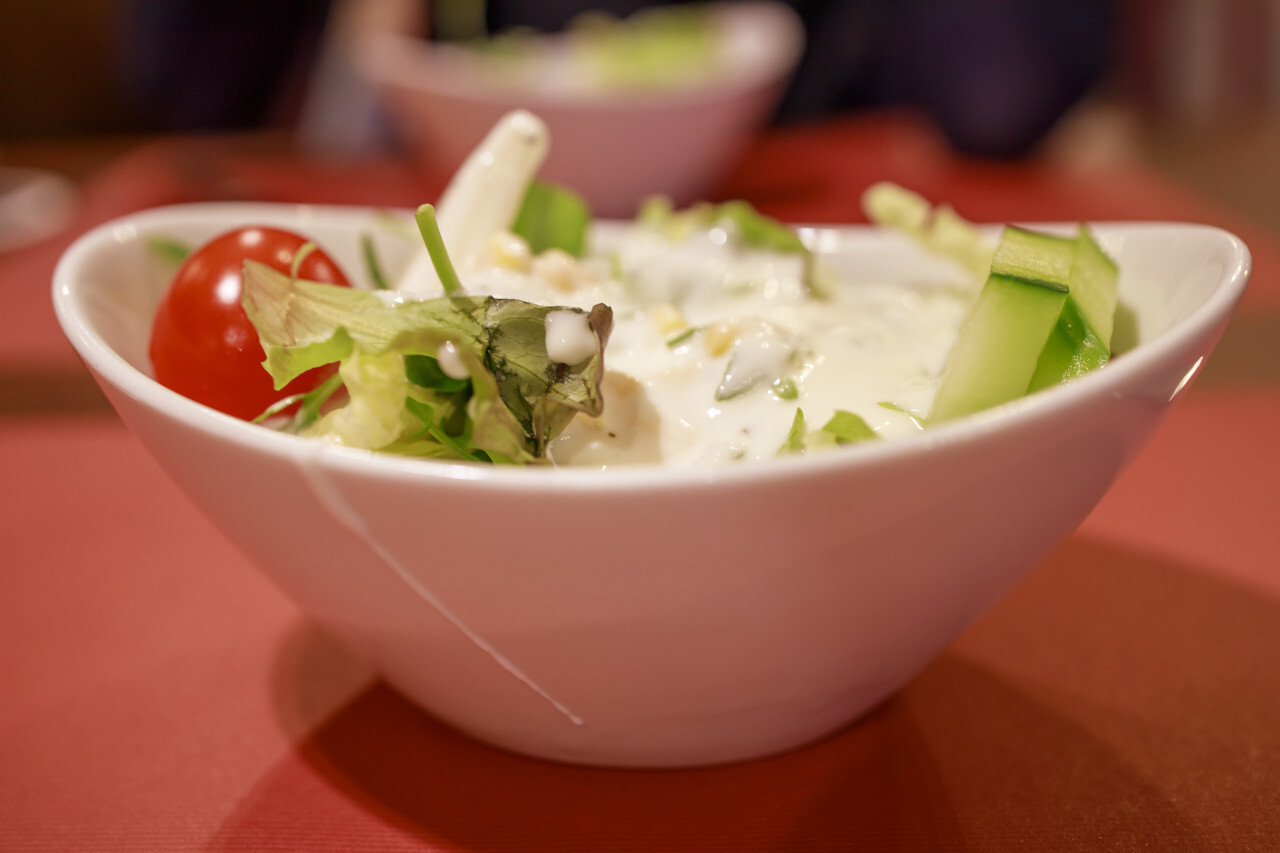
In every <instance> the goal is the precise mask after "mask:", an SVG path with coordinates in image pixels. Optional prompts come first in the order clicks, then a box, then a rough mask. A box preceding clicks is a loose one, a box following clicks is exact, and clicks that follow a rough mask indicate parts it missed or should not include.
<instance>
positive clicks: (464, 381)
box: [151, 111, 1118, 468]
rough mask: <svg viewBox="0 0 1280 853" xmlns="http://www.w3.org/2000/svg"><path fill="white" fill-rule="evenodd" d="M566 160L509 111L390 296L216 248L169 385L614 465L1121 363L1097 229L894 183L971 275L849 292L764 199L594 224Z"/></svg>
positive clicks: (300, 253) (920, 409) (891, 215)
mask: <svg viewBox="0 0 1280 853" xmlns="http://www.w3.org/2000/svg"><path fill="white" fill-rule="evenodd" d="M548 144H549V140H548V138H547V132H546V128H545V126H544V125H543V124H542V122H541V121H540V120H538V119H537V118H536V117H535V116H533V115H531V114H530V113H527V112H524V111H516V112H514V113H511V114H510V115H508V116H506V117H505V118H504V119H503V120H502V121H500V122H499V123H498V125H497V126H495V127H494V129H493V130H492V131H491V132H490V134H489V135H488V136H487V137H486V139H485V140H484V141H483V142H482V143H481V144H480V145H479V147H478V148H477V149H476V150H475V152H474V153H473V154H472V156H471V157H470V158H469V159H468V160H467V161H466V163H464V164H463V166H462V167H461V168H460V169H459V171H458V173H457V174H456V175H455V176H454V178H453V180H452V182H451V183H450V185H449V186H448V188H447V189H446V191H445V193H444V194H443V195H442V196H441V198H440V200H439V203H438V204H437V205H435V206H431V205H424V206H423V207H422V208H420V209H419V210H418V212H417V214H416V216H415V217H414V221H413V223H412V224H413V231H414V232H415V236H416V238H417V240H418V241H420V245H419V247H418V248H417V249H416V250H415V253H414V254H413V255H412V256H411V258H410V259H409V261H408V263H407V264H405V265H404V266H403V268H401V269H397V270H385V269H383V267H382V264H381V261H380V259H378V258H377V257H376V256H375V254H374V253H373V252H372V250H371V249H370V250H369V251H367V253H366V260H367V267H368V279H369V283H368V284H364V285H361V286H353V285H352V279H351V278H349V277H348V275H347V273H346V272H344V271H342V270H340V269H338V268H337V265H336V264H335V263H334V262H333V261H332V259H331V258H330V256H329V255H328V254H326V253H325V252H324V250H323V248H322V247H318V246H315V245H314V244H312V243H311V242H309V241H308V240H307V238H306V237H305V235H296V234H288V233H286V232H281V231H278V230H276V229H267V228H255V227H247V228H244V229H239V230H237V231H235V232H232V233H231V234H228V235H223V236H221V237H219V238H217V239H215V240H213V241H211V242H210V243H209V244H207V245H205V246H203V247H201V248H199V249H198V250H196V251H195V252H193V253H192V254H191V255H190V256H189V257H187V258H186V259H185V260H184V261H183V263H182V265H181V267H180V268H179V270H178V272H177V274H176V275H175V277H174V280H173V283H172V284H171V285H170V289H169V291H168V293H167V295H166V297H165V299H164V301H163V302H162V303H161V306H160V308H159V310H158V312H157V315H156V319H155V324H154V328H153V334H152V341H151V357H152V363H153V365H154V367H155V374H156V378H157V379H158V380H159V381H161V382H162V383H164V384H166V385H168V386H169V387H171V388H173V389H174V390H177V391H179V392H180V393H183V394H185V395H186V396H189V397H191V398H192V399H195V400H197V401H199V402H202V403H205V404H207V405H210V406H212V407H214V408H217V409H220V410H221V411H224V412H226V413H228V414H232V415H236V416H238V417H241V418H245V419H251V420H255V421H257V422H259V423H262V424H263V425H264V426H267V427H270V428H274V429H281V430H286V431H291V432H295V433H297V434H299V435H303V436H306V437H309V438H314V439H318V440H325V441H330V442H334V443H337V444H341V445H345V446H350V447H359V448H364V449H368V450H374V451H379V452H388V453H398V454H406V455H413V456H422V457H430V458H438V459H451V460H463V461H471V462H492V463H516V464H555V465H580V466H591V467H596V468H610V467H614V466H618V465H629V464H645V463H660V464H668V465H699V464H715V463H724V462H731V461H735V460H763V459H769V458H774V457H776V456H779V455H787V454H796V453H809V452H813V451H816V450H819V449H822V448H826V447H831V446H836V445H842V444H849V443H854V442H862V441H875V440H880V439H884V438H892V437H895V436H905V435H909V434H912V433H916V432H919V431H920V430H922V429H927V428H929V427H930V426H932V425H934V424H937V423H940V422H944V421H948V420H951V419H954V418H957V417H961V416H964V415H967V414H970V413H972V412H976V411H979V410H982V409H985V408H989V407H992V406H995V405H999V404H1001V403H1003V402H1007V401H1009V400H1012V399H1016V398H1017V397H1020V396H1023V395H1025V394H1027V393H1031V392H1033V391H1036V390H1039V389H1041V388H1045V387H1048V386H1051V385H1055V384H1058V383H1061V382H1068V381H1072V380H1073V379H1075V378H1076V377H1078V376H1080V375H1082V374H1083V373H1085V372H1088V371H1090V370H1093V369H1096V368H1097V367H1100V366H1101V365H1103V364H1105V363H1106V361H1107V360H1108V358H1109V357H1110V337H1111V328H1112V322H1113V317H1114V313H1115V307H1116V282H1117V278H1118V273H1117V270H1116V267H1115V264H1114V263H1113V262H1112V261H1111V259H1110V258H1108V257H1107V256H1106V254H1105V253H1104V252H1103V251H1102V249H1101V248H1100V247H1099V246H1098V244H1097V242H1096V240H1094V238H1093V236H1092V234H1091V233H1090V231H1089V229H1088V228H1087V227H1085V226H1083V225H1082V226H1080V228H1079V229H1078V231H1077V232H1076V233H1074V234H1070V235H1049V234H1040V233H1033V232H1030V231H1026V230H1023V229H1019V228H1014V227H1008V228H1006V229H1004V231H1003V233H1002V234H1001V235H999V237H998V239H993V238H992V237H991V236H989V234H988V233H987V232H984V231H982V230H981V229H978V228H976V227H975V226H973V225H972V224H970V223H968V222H966V221H965V220H963V219H962V218H961V217H960V216H958V215H957V214H956V213H955V212H954V211H953V210H951V209H950V208H947V207H945V206H944V207H936V208H935V207H933V206H932V205H930V204H929V203H928V202H927V201H926V200H925V199H923V198H921V197H919V196H917V195H915V194H913V193H911V192H909V191H907V190H905V189H903V188H901V187H897V186H893V185H889V184H881V185H877V186H874V187H872V188H870V189H869V190H868V191H867V193H866V195H865V197H864V208H865V210H866V212H867V215H868V217H869V218H870V219H871V220H872V221H873V222H876V223H878V224H880V225H882V226H884V227H886V228H892V229H894V230H896V231H899V232H901V233H902V234H905V235H907V236H909V237H910V238H911V239H912V240H914V241H916V242H917V243H918V244H919V246H920V248H921V251H925V252H930V253H932V254H935V255H938V256H940V257H942V258H945V259H947V260H948V262H949V263H950V264H951V268H952V269H953V270H954V272H953V274H952V275H950V276H948V277H944V279H942V280H931V281H885V282H882V283H870V284H863V283H860V284H859V285H858V286H857V287H845V286H842V285H841V283H840V281H839V280H838V276H837V275H836V273H835V272H834V271H833V270H832V269H831V268H829V266H828V263H827V261H826V260H824V257H823V254H822V253H821V252H819V251H815V249H814V248H813V246H812V245H811V243H812V242H813V240H812V239H807V238H813V237H815V236H816V232H801V231H797V230H796V229H793V228H791V227H789V226H786V225H783V224H781V223H779V222H776V221H774V220H771V219H769V218H767V217H764V216H762V215H760V214H759V213H757V212H756V211H755V210H753V209H752V208H751V207H750V206H749V205H747V204H745V203H742V202H728V203H725V204H717V205H712V204H702V205H695V206H694V207H692V208H689V209H686V210H675V209H673V208H672V207H671V205H670V204H668V203H666V202H665V201H663V200H661V199H653V200H651V201H650V202H648V203H646V204H645V205H644V206H643V207H642V209H641V210H640V212H639V214H638V215H637V217H636V219H635V221H634V222H632V223H628V224H626V225H625V226H623V225H619V224H612V225H611V224H609V223H594V222H592V220H591V217H590V213H589V211H588V210H587V208H586V206H585V205H584V204H583V203H582V201H581V200H580V199H578V198H577V197H576V196H575V195H574V194H573V193H572V192H570V191H568V190H565V189H563V188H559V187H554V186H550V185H547V184H544V183H541V182H539V181H538V180H537V172H538V168H539V166H540V164H541V162H542V160H543V158H544V157H545V155H546V152H547V148H548Z"/></svg>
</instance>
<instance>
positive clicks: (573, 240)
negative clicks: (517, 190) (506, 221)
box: [511, 181, 591, 258]
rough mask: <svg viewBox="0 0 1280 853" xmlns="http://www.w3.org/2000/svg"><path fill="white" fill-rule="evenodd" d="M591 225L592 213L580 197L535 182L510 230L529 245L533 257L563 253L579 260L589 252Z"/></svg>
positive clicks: (562, 188) (564, 190)
mask: <svg viewBox="0 0 1280 853" xmlns="http://www.w3.org/2000/svg"><path fill="white" fill-rule="evenodd" d="M590 224H591V210H590V208H588V207H587V203H586V202H585V201H583V199H582V198H581V197H580V196H578V195H577V194H576V193H574V192H572V191H570V190H567V189H565V188H564V187H560V186H557V185H555V184H548V183H545V182H543V181H533V182H532V183H530V184H529V189H528V191H527V192H526V193H525V196H524V201H523V203H522V204H521V206H520V212H519V213H518V214H516V221H515V225H513V226H512V229H511V230H512V231H514V232H515V233H516V234H518V235H519V236H521V237H523V238H524V239H525V240H526V241H527V242H528V244H529V248H530V249H531V250H532V251H533V252H534V254H538V253H541V252H545V251H546V250H547V249H560V250H561V251H565V252H568V253H569V254H570V255H573V256H574V257H575V258H580V257H582V256H583V254H585V253H586V250H587V229H588V226H589V225H590Z"/></svg>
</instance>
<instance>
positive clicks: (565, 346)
mask: <svg viewBox="0 0 1280 853" xmlns="http://www.w3.org/2000/svg"><path fill="white" fill-rule="evenodd" d="M512 239H513V238H512V237H511V235H504V236H502V237H501V238H500V239H499V240H495V241H491V249H493V250H491V251H490V252H488V253H485V254H483V255H482V256H481V257H479V258H478V259H477V260H476V262H475V263H472V264H470V265H468V266H466V267H463V268H460V269H459V275H460V276H461V279H462V282H463V286H464V288H465V289H466V291H467V292H469V293H483V294H491V295H494V296H501V297H508V298H518V299H522V300H526V301H529V302H535V303H539V304H545V305H561V306H571V307H578V308H582V309H590V308H591V306H592V305H595V304H597V303H601V302H603V303H605V304H607V305H609V306H610V307H612V308H613V311H614V327H613V332H612V334H611V336H610V338H609V342H608V345H607V348H606V351H605V366H606V370H607V373H606V377H605V381H604V388H603V394H604V400H605V409H604V414H603V415H602V416H601V417H599V418H590V417H587V416H585V415H579V416H578V417H577V418H575V419H574V420H573V421H572V422H571V423H570V424H569V426H568V427H567V428H566V429H565V430H564V432H563V433H561V435H560V436H559V437H557V438H556V439H555V440H554V441H553V442H552V443H551V446H550V450H549V455H550V457H551V459H552V461H553V462H555V463H556V464H559V465H573V466H588V467H595V468H610V467H614V466H619V465H630V464H646V463H661V464H666V465H684V466H688V465H701V464H715V463H723V462H730V461H734V460H763V459H769V458H772V457H774V456H776V455H777V454H778V451H779V448H780V447H782V445H783V443H784V441H785V440H786V438H787V435H788V432H789V430H790V429H791V425H792V422H793V420H794V418H795V413H796V409H797V407H799V408H800V409H802V410H803V412H804V415H805V419H806V421H807V423H808V424H809V425H810V427H811V428H817V427H820V426H821V425H822V424H823V423H825V422H826V421H827V420H828V419H829V418H830V417H831V416H832V414H834V413H835V411H837V410H845V411H850V412H853V413H855V414H857V415H860V416H861V417H862V418H863V419H864V420H865V421H866V423H867V424H868V425H869V426H870V427H871V428H872V429H873V430H875V431H876V433H877V434H878V435H880V436H882V437H895V436H903V435H907V434H910V433H914V432H916V431H917V430H918V429H919V427H918V423H917V421H916V420H915V419H914V418H913V415H918V416H923V415H924V414H926V413H927V412H928V409H929V406H930V403H931V401H932V399H933V396H934V393H935V392H936V389H937V385H938V382H939V377H940V375H941V373H942V370H943V367H944V365H945V362H946V358H947V354H948V352H949V350H950V348H951V345H952V343H953V341H954V339H955V335H956V332H957V330H958V328H959V326H960V323H961V320H962V317H963V314H964V312H965V310H966V308H967V305H968V301H967V297H966V292H965V291H964V289H963V288H957V287H955V286H954V282H937V281H933V282H917V283H910V282H907V283H904V282H901V281H892V282H889V281H886V282H876V283H858V284H857V285H856V286H854V285H848V286H836V287H834V288H832V289H831V292H830V293H824V294H822V295H815V294H814V293H811V292H810V288H809V286H808V285H807V284H806V281H805V278H804V274H805V262H804V259H803V256H801V255H799V254H790V255H789V254H781V253H775V252H768V251H762V250H757V249H752V248H748V247H744V246H743V244H742V243H741V242H740V241H738V240H737V239H736V235H734V234H733V233H732V232H731V231H730V230H726V226H723V225H716V226H712V227H708V228H704V229H698V230H695V231H693V232H692V233H688V234H686V235H684V236H683V237H682V238H680V239H676V240H672V239H670V238H669V237H668V236H666V235H663V234H661V233H659V232H657V231H655V230H651V229H646V228H644V227H641V226H636V227H634V228H631V229H629V230H628V231H627V232H626V233H625V234H623V235H622V236H620V237H617V239H616V243H613V244H612V245H610V246H609V247H608V250H606V251H603V252H601V253H600V254H598V255H596V256H594V257H592V258H589V259H586V260H581V261H578V260H575V259H571V258H568V257H567V256H563V253H558V254H557V255H555V256H554V257H553V259H552V260H550V261H549V262H544V263H541V264H540V263H539V258H537V257H531V256H528V255H525V254H522V253H521V252H519V251H515V250H513V248H512V245H511V240H512ZM516 239H518V238H516ZM495 247H504V248H502V250H501V251H497V250H496V248H495ZM513 259H515V260H513ZM957 277H961V276H960V274H959V273H958V274H957ZM418 292H420V293H421V292H422V290H421V289H419V290H418ZM424 295H425V294H424ZM593 346H594V339H593V338H592V335H591V331H590V328H589V326H588V325H587V323H586V318H585V317H584V316H583V315H581V314H577V313H574V312H568V311H565V312H553V313H552V314H551V315H549V317H548V322H547V350H548V354H549V355H550V356H551V357H552V359H553V360H556V361H561V362H564V363H566V364H574V363H577V362H579V361H581V360H583V359H585V358H586V357H588V356H589V355H590V354H591V351H592V347H593ZM884 404H889V405H888V406H886V405H884Z"/></svg>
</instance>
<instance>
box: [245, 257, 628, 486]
mask: <svg viewBox="0 0 1280 853" xmlns="http://www.w3.org/2000/svg"><path fill="white" fill-rule="evenodd" d="M243 278H244V289H243V295H242V303H243V305H244V308H245V311H246V312H247V313H248V315H249V318H250V320H251V321H252V322H253V324H254V326H255V327H256V328H257V330H258V335H259V339H260V340H261V342H262V348H263V350H264V352H265V353H266V359H265V360H264V362H263V366H264V367H265V368H266V370H267V371H268V372H269V373H270V374H271V376H272V379H273V381H274V382H275V385H276V387H277V388H281V387H283V386H284V385H286V384H287V383H288V382H289V381H290V380H292V379H293V378H294V377H296V376H299V375H300V374H302V373H305V372H306V371H307V370H310V369H312V368H314V367H318V366H320V365H323V364H331V363H334V362H340V363H341V366H340V368H339V372H340V374H341V375H342V376H343V379H344V383H345V384H346V386H347V391H348V395H349V397H350V401H349V402H348V403H347V405H346V406H344V407H343V409H350V408H351V407H353V406H354V407H356V408H355V409H352V411H350V412H348V414H347V415H346V416H341V412H342V411H343V409H339V410H337V411H335V412H330V413H329V414H326V415H325V417H324V418H322V419H321V421H320V422H319V423H318V424H317V426H316V427H315V428H313V430H312V432H313V433H314V431H315V430H316V429H319V430H320V431H321V432H323V431H324V430H326V429H332V428H334V427H335V423H336V424H338V425H341V424H343V423H344V422H347V421H349V422H354V423H367V424H368V425H369V426H368V430H367V432H368V440H367V441H363V442H362V441H360V440H359V439H360V438H361V436H360V435H359V434H358V430H355V429H354V428H350V424H348V428H347V429H346V431H345V432H343V433H341V434H340V435H338V436H337V437H338V438H339V439H340V440H343V441H345V442H346V443H355V444H360V445H361V446H366V447H371V449H396V450H398V451H400V452H415V453H419V454H421V455H433V454H434V455H444V456H451V455H455V454H454V451H453V450H452V449H451V448H448V447H446V446H445V445H443V444H441V443H440V441H439V440H438V438H437V437H434V436H432V434H431V432H430V429H427V430H425V431H424V421H423V419H422V418H421V417H419V415H418V414H415V412H414V411H413V410H412V409H411V408H410V407H409V406H407V405H406V403H405V400H406V399H413V400H416V401H418V402H420V403H425V404H427V405H429V406H431V407H432V412H433V414H432V415H431V416H430V417H431V423H428V424H426V426H427V427H432V426H437V427H440V425H442V424H443V425H444V426H443V427H441V428H444V429H446V430H447V429H450V428H452V429H454V430H455V431H457V433H458V434H462V433H464V432H465V433H466V435H467V436H468V438H467V442H466V444H465V445H464V446H466V447H468V448H469V449H470V448H474V449H478V450H480V451H483V452H484V453H485V454H486V455H488V456H490V457H491V458H502V459H509V460H512V461H517V462H532V461H539V460H541V459H542V458H543V456H544V453H545V450H546V447H547V444H548V443H549V442H550V441H551V439H553V438H554V437H555V436H556V435H558V434H559V432H560V431H561V430H563V429H564V427H565V426H566V425H567V424H568V423H569V421H570V420H572V419H573V417H574V416H575V415H576V414H577V413H578V412H585V413H587V414H588V415H591V416H595V415H598V414H600V412H601V411H602V409H603V400H602V398H601V394H600V381H601V379H602V378H603V375H604V346H605V343H606V342H607V340H608V337H609V333H610V331H611V329H612V325H613V312H612V311H611V310H610V309H609V307H608V306H605V305H597V306H595V307H594V308H593V309H592V310H591V311H590V312H584V311H582V310H581V309H577V308H561V307H549V306H543V305H534V304H531V303H527V302H522V301H519V300H513V299H498V298H494V297H490V296H447V297H441V298H438V299H428V300H421V301H414V300H404V299H383V298H381V297H380V296H379V295H377V294H375V293H372V292H368V291H362V290H357V289H354V288H348V287H337V286H334V285H329V284H322V283H319V282H310V281H301V280H297V279H294V278H291V277H289V276H288V275H284V274H282V273H280V272H277V271H276V270H274V269H272V268H270V267H268V266H265V265H263V264H259V263H256V262H254V261H246V262H245V266H244V275H243ZM556 311H574V312H576V313H580V314H584V315H585V316H586V318H587V322H588V324H589V325H590V328H591V330H592V332H593V334H594V335H595V336H596V339H597V344H598V345H597V347H596V349H595V352H594V353H593V354H592V355H591V356H590V357H589V358H587V359H586V360H584V361H583V362H581V363H579V364H575V365H565V364H559V363H557V362H554V361H552V360H551V359H550V357H549V356H548V355H547V351H546V318H547V316H548V315H549V314H551V313H552V312H556ZM449 344H452V346H453V347H454V349H455V350H456V354H457V358H458V359H459V361H460V362H461V364H462V365H463V366H464V367H465V369H466V372H467V376H468V378H469V380H470V382H469V385H470V388H469V389H468V390H465V391H464V390H461V389H459V388H457V387H456V386H454V387H447V386H446V387H425V386H424V385H423V384H420V383H419V382H415V378H417V379H421V377H422V373H421V370H422V362H416V363H415V362H413V361H411V362H410V365H409V366H408V368H406V365H405V359H404V357H405V356H426V357H429V358H431V359H435V358H436V357H437V356H438V355H439V354H440V351H441V348H442V347H445V346H446V345H449ZM384 357H385V358H384ZM460 410H465V417H464V418H461V419H460V418H459V416H458V414H457V413H458V411H460ZM420 412H421V409H419V413H420ZM366 417H367V421H366V420H365V418H366ZM460 422H461V428H459V423H460ZM422 445H430V446H422Z"/></svg>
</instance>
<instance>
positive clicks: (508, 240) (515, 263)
mask: <svg viewBox="0 0 1280 853" xmlns="http://www.w3.org/2000/svg"><path fill="white" fill-rule="evenodd" d="M485 250H486V251H487V252H488V255H489V257H490V259H491V260H492V261H493V264H494V266H497V267H501V268H502V269H508V270H514V271H515V272H528V271H529V269H530V267H531V266H532V263H533V253H532V252H531V251H529V244H528V243H527V242H525V239H524V238H523V237H521V236H519V235H518V234H512V233H511V232H510V231H497V232H495V233H494V234H493V235H492V236H491V237H490V238H489V241H488V242H487V243H486V244H485Z"/></svg>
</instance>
